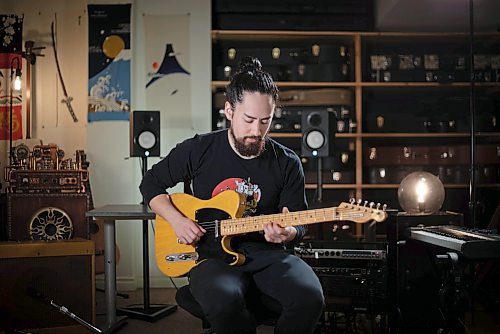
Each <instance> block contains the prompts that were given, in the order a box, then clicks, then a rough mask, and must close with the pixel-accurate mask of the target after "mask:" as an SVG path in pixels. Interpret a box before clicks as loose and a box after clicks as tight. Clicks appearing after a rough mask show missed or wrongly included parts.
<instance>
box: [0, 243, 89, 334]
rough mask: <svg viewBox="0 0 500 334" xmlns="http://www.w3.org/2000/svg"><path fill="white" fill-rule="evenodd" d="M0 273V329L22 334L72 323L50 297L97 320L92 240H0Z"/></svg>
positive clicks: (85, 318)
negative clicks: (50, 302)
mask: <svg viewBox="0 0 500 334" xmlns="http://www.w3.org/2000/svg"><path fill="white" fill-rule="evenodd" d="M0 273H1V274H0V276H1V281H2V284H1V285H0V296H1V298H0V315H1V316H0V331H6V332H12V333H21V332H22V333H26V332H28V331H29V330H32V329H33V330H34V329H37V330H38V329H42V328H44V329H47V328H56V327H66V326H73V325H75V324H76V323H75V321H74V320H73V319H71V318H69V317H67V316H65V315H63V314H61V313H60V312H59V311H58V310H57V309H56V308H54V307H53V306H51V305H49V303H48V301H50V300H53V302H54V303H56V304H57V305H60V306H64V307H66V308H67V309H68V310H69V311H71V312H72V313H73V314H75V315H77V316H79V317H80V318H82V319H83V320H85V321H87V322H89V323H95V275H94V243H93V242H92V241H90V240H82V239H73V240H64V241H61V240H58V241H51V242H47V241H25V242H1V243H0ZM37 332H38V331H37ZM54 332H55V331H54Z"/></svg>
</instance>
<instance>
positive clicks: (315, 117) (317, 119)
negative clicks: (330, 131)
mask: <svg viewBox="0 0 500 334" xmlns="http://www.w3.org/2000/svg"><path fill="white" fill-rule="evenodd" d="M322 121H323V119H322V117H321V115H320V114H319V113H317V112H313V113H311V114H309V116H307V122H308V123H309V124H310V125H312V126H319V125H320V124H321V122H322Z"/></svg>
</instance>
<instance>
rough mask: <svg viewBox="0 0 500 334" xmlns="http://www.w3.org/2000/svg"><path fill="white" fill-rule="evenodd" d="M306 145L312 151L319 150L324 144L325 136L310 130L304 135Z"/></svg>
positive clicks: (317, 131)
mask: <svg viewBox="0 0 500 334" xmlns="http://www.w3.org/2000/svg"><path fill="white" fill-rule="evenodd" d="M304 139H305V143H306V145H307V146H308V147H309V148H310V149H313V150H317V149H319V148H321V147H322V146H323V145H324V144H325V135H324V134H323V132H321V131H319V130H311V131H309V132H308V133H307V134H306V135H305V138H304Z"/></svg>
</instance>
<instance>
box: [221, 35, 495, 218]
mask: <svg viewBox="0 0 500 334" xmlns="http://www.w3.org/2000/svg"><path fill="white" fill-rule="evenodd" d="M469 39H470V34H469V33H468V32H357V31H352V32H350V31H281V30H279V31H277V30H272V31H269V30H213V31H212V41H213V42H214V46H215V45H217V43H218V42H219V41H229V42H231V41H235V42H249V43H252V42H257V43H258V42H272V41H278V42H281V41H283V42H288V41H291V42H295V41H296V42H299V43H303V44H300V45H308V44H311V43H325V44H328V43H332V44H334V43H337V42H340V43H343V44H344V45H347V46H348V47H349V48H350V54H351V59H350V60H351V63H350V66H351V72H352V73H351V76H350V78H352V81H349V82H302V81H300V82H295V81H294V82H292V81H286V82H285V81H277V82H276V84H277V85H278V87H279V88H280V89H281V90H286V89H313V88H345V89H349V90H350V91H352V94H353V104H352V111H353V113H354V118H355V120H356V122H357V124H358V127H357V129H356V132H355V133H336V134H335V138H344V139H348V140H345V141H344V142H346V141H348V144H349V150H350V152H351V153H352V154H353V156H352V158H353V159H354V161H355V166H354V167H353V168H352V172H353V173H354V174H355V175H354V180H355V182H354V183H349V184H335V183H323V185H322V189H325V190H343V191H349V192H352V193H353V195H354V197H356V198H363V197H364V195H366V194H364V193H366V192H367V191H370V190H373V191H384V190H385V191H387V192H389V193H390V196H391V199H394V196H395V194H396V192H397V189H398V187H399V184H365V183H363V182H364V181H363V180H365V179H366V175H367V173H368V169H367V167H366V166H365V165H364V164H363V160H364V156H363V149H364V148H365V146H366V145H367V144H370V143H374V142H379V141H380V142H383V143H388V144H394V143H398V142H405V143H408V142H415V144H416V145H432V144H433V143H436V144H437V143H439V145H456V144H457V143H460V144H462V145H463V142H464V141H467V140H468V138H470V133H469V132H447V133H437V132H436V133H434V132H433V133H430V132H429V133H411V132H380V133H371V132H363V130H364V128H365V126H364V120H365V121H366V119H367V118H368V117H367V113H368V112H370V106H369V105H368V106H367V105H366V104H367V103H369V101H370V98H372V96H376V95H380V96H382V97H385V96H386V95H394V96H398V95H399V96H405V95H412V94H413V95H415V96H416V98H418V96H427V94H428V93H429V94H434V96H438V97H440V98H443V99H444V98H446V97H448V95H450V96H452V95H460V96H467V92H469V91H470V88H471V87H472V86H474V87H475V88H477V89H476V93H477V96H478V97H485V98H489V99H493V100H496V101H498V98H500V82H474V83H471V82H370V81H365V80H369V79H370V75H368V74H369V73H366V72H365V71H369V69H368V67H369V66H368V65H369V64H366V62H367V61H368V62H369V61H370V59H369V55H370V54H378V53H374V52H381V53H380V54H384V50H390V51H387V54H395V55H397V54H417V53H418V52H419V51H417V50H421V49H422V50H424V49H425V51H422V54H421V55H420V56H423V54H434V53H433V52H434V51H433V50H434V48H435V49H436V51H435V52H436V54H440V55H441V54H443V52H444V53H446V52H448V50H450V51H449V53H450V54H462V53H463V54H464V55H465V56H466V57H467V56H469V53H468V50H469ZM475 43H476V44H477V45H478V46H480V47H481V48H478V50H481V52H478V53H485V54H487V53H491V54H493V53H498V52H497V51H498V48H496V46H497V45H498V43H500V33H499V32H476V33H475ZM219 44H220V45H224V44H230V43H219ZM422 46H425V47H424V48H420V47H422ZM398 48H399V49H401V50H400V51H398ZM380 50H382V51H380ZM429 50H431V51H429ZM457 50H458V51H457ZM487 50H490V52H487ZM441 51H443V52H441ZM370 52H372V53H370ZM398 52H401V53H398ZM404 52H407V53H404ZM429 52H430V53H429ZM393 65H395V64H393ZM396 66H397V65H396ZM399 78H401V77H399ZM467 78H468V76H464V77H461V79H467ZM228 83H229V82H228V81H212V84H211V86H212V90H213V91H214V92H216V91H217V90H218V89H222V88H225V87H226V86H227V85H228ZM417 103H418V99H417ZM465 103H467V104H468V102H465ZM464 107H465V106H464ZM395 108H397V106H396V107H395ZM436 110H439V108H436ZM457 115H458V114H457ZM460 115H461V114H460ZM454 117H462V116H454ZM462 118H463V117H462ZM401 121H404V119H402V120H401ZM457 121H461V119H457ZM462 125H463V124H461V126H462ZM401 129H403V127H401ZM407 129H411V127H407ZM461 129H464V130H466V128H461ZM269 136H270V137H272V138H278V139H279V138H283V139H285V138H292V139H293V140H294V142H293V143H296V142H295V140H300V139H301V138H302V133H275V132H270V134H269ZM476 138H479V140H480V142H490V143H495V144H496V143H498V142H499V139H500V132H477V133H476ZM391 140H392V141H391ZM338 142H339V143H342V141H338ZM299 144H300V143H299ZM342 144H343V143H342ZM401 145H403V144H401ZM352 147H354V151H352ZM351 153H350V154H351ZM469 186H470V185H469V184H465V183H464V184H445V185H444V187H445V188H446V189H447V190H448V189H458V190H459V191H463V192H464V193H465V192H466V191H467V190H468V188H469ZM476 186H477V188H478V189H481V190H484V189H485V188H486V190H485V191H490V189H491V190H494V191H496V190H497V189H500V183H493V184H478V183H476ZM306 189H309V190H315V189H317V185H316V184H314V183H307V184H306ZM464 210H466V208H464Z"/></svg>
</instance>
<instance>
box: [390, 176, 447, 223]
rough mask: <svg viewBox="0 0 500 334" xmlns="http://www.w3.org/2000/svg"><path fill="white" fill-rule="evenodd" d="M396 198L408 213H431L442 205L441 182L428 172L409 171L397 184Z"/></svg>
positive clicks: (442, 189) (442, 188)
mask: <svg viewBox="0 0 500 334" xmlns="http://www.w3.org/2000/svg"><path fill="white" fill-rule="evenodd" d="M398 200H399V204H400V205H401V207H402V208H403V210H405V211H406V213H408V214H412V215H431V214H433V213H435V212H436V211H438V210H439V209H441V206H442V205H443V202H444V186H443V183H442V182H441V180H440V179H439V178H438V177H437V176H435V175H433V174H431V173H428V172H423V171H419V172H413V173H410V174H408V175H407V176H406V177H405V178H404V179H403V181H401V183H400V184H399V188H398Z"/></svg>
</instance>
